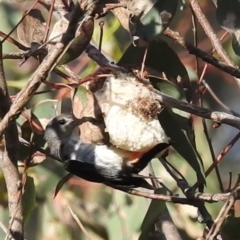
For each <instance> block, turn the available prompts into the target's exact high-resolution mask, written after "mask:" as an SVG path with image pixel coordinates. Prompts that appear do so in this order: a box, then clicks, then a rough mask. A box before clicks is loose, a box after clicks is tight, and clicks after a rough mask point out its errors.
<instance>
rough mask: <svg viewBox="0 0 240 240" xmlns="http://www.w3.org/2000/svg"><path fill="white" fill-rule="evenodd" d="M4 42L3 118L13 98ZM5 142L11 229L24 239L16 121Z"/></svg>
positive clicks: (0, 160)
mask: <svg viewBox="0 0 240 240" xmlns="http://www.w3.org/2000/svg"><path fill="white" fill-rule="evenodd" d="M2 59H3V58H2V43H1V44H0V99H1V101H0V117H1V118H3V117H4V116H5V115H6V114H7V112H8V111H9V109H10V106H11V100H10V97H9V94H8V89H7V83H6V79H5V76H4V70H3V60H2ZM4 135H5V144H3V148H2V149H0V167H1V169H2V171H3V175H4V179H5V181H6V186H7V192H8V204H9V206H8V207H9V216H10V222H11V224H10V229H9V234H10V235H11V236H12V238H13V239H16V240H18V239H19V240H22V239H23V208H22V199H21V197H20V194H21V189H20V188H19V185H20V183H21V179H20V176H19V172H18V168H17V160H18V152H19V140H18V131H17V125H16V122H15V121H12V122H11V123H8V126H7V127H6V128H5V131H4Z"/></svg>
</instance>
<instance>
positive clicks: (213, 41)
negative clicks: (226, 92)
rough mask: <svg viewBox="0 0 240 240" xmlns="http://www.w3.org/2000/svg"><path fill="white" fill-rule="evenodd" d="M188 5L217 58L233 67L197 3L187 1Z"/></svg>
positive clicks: (190, 0)
mask: <svg viewBox="0 0 240 240" xmlns="http://www.w3.org/2000/svg"><path fill="white" fill-rule="evenodd" d="M189 3H190V4H191V7H192V9H193V11H194V13H195V14H196V17H197V19H198V21H199V23H200V24H201V25H202V28H203V30H204V31H205V33H206V35H207V36H208V38H209V40H210V41H211V44H212V46H213V47H214V48H215V50H216V52H217V53H218V55H219V57H220V58H221V59H222V60H223V61H224V62H225V63H226V64H228V65H229V66H231V67H235V65H234V62H233V61H232V59H231V58H230V57H229V56H228V54H227V53H226V51H225V50H224V49H223V47H222V44H221V42H220V41H219V38H218V37H217V35H216V34H215V32H214V30H213V29H212V27H211V25H210V24H209V22H208V20H207V18H206V17H205V15H204V14H203V12H202V10H201V8H200V6H199V3H198V1H197V0H189ZM235 81H236V83H237V84H238V86H239V87H240V79H239V78H235Z"/></svg>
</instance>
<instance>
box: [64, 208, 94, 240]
mask: <svg viewBox="0 0 240 240" xmlns="http://www.w3.org/2000/svg"><path fill="white" fill-rule="evenodd" d="M65 206H66V208H67V209H68V211H69V212H70V214H71V216H72V217H73V219H74V220H75V221H76V223H77V224H78V226H79V228H80V229H81V230H82V232H83V233H84V235H85V236H86V238H87V239H88V240H92V238H91V237H90V236H89V234H88V232H87V230H86V229H85V227H84V226H83V225H82V223H81V221H80V219H79V218H78V217H77V215H76V214H75V213H74V212H73V210H72V209H71V207H70V206H69V205H68V204H66V205H65Z"/></svg>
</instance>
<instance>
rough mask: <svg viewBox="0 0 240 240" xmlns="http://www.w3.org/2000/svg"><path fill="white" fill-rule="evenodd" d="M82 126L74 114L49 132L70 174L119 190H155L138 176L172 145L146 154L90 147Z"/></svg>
mask: <svg viewBox="0 0 240 240" xmlns="http://www.w3.org/2000/svg"><path fill="white" fill-rule="evenodd" d="M80 124H81V119H77V118H75V117H74V116H73V115H72V114H61V115H59V116H57V117H55V118H53V119H52V120H51V121H50V122H49V123H48V125H47V126H46V129H45V139H46V141H47V144H48V147H49V149H50V153H51V154H52V155H54V156H56V157H58V158H60V159H61V160H62V162H63V165H64V167H65V169H66V170H67V171H68V172H70V173H72V174H74V175H76V176H78V177H80V178H83V179H85V180H87V181H90V182H97V183H103V184H105V185H108V186H111V187H112V188H115V189H131V188H137V187H143V188H147V189H154V187H153V186H152V185H150V184H149V183H148V182H147V181H146V180H145V179H144V178H148V177H144V176H141V175H139V174H138V173H139V172H140V171H141V170H143V169H144V168H145V167H146V166H147V164H148V163H149V162H150V161H151V160H152V159H153V158H154V157H156V156H157V155H159V154H160V153H162V152H163V151H164V150H166V149H167V148H168V147H169V146H170V145H171V143H159V144H158V145H156V146H155V147H154V148H152V149H151V150H150V151H148V152H147V153H144V154H142V153H139V154H135V153H132V152H128V151H125V150H121V149H119V148H116V147H114V146H113V145H109V146H108V145H94V144H86V143H83V142H82V141H81V140H80V130H79V127H78V126H79V125H80Z"/></svg>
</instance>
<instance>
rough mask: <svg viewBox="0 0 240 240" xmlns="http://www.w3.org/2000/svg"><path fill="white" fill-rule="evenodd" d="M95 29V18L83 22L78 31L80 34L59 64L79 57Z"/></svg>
mask: <svg viewBox="0 0 240 240" xmlns="http://www.w3.org/2000/svg"><path fill="white" fill-rule="evenodd" d="M93 29H94V20H93V19H92V18H90V19H89V20H87V21H85V22H83V23H82V26H81V27H80V29H79V33H77V34H79V35H78V36H77V37H76V38H75V39H74V40H73V42H72V43H71V45H70V46H69V48H68V50H67V52H66V53H65V54H64V55H63V57H62V59H61V60H60V61H59V63H58V65H63V64H67V63H69V62H71V61H73V60H74V59H76V58H78V57H79V56H80V55H81V54H82V53H83V51H84V50H85V49H86V47H87V46H88V44H89V42H90V41H91V38H92V34H93Z"/></svg>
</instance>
